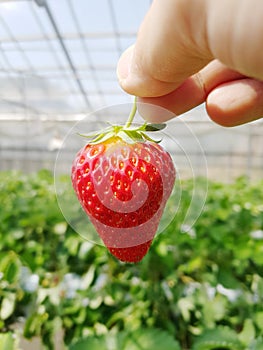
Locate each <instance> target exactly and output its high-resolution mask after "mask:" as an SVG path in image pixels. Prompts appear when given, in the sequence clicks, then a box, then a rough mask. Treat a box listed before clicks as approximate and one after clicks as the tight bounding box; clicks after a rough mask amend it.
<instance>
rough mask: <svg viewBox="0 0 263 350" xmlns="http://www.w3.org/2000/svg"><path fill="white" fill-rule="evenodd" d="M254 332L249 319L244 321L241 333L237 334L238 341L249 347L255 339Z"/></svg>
mask: <svg viewBox="0 0 263 350" xmlns="http://www.w3.org/2000/svg"><path fill="white" fill-rule="evenodd" d="M255 336H256V332H255V327H254V324H253V321H252V320H251V319H246V320H245V323H244V327H243V330H242V332H241V333H239V335H238V337H239V339H240V341H241V342H242V343H243V344H244V345H247V346H248V345H249V344H250V343H251V342H252V340H253V339H255Z"/></svg>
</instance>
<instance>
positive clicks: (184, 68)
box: [117, 0, 212, 97]
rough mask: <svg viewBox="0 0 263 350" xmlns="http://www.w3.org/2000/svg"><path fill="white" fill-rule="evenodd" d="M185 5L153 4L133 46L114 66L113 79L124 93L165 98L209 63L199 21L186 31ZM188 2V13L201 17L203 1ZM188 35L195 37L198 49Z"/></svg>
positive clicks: (167, 0) (163, 0)
mask: <svg viewBox="0 0 263 350" xmlns="http://www.w3.org/2000/svg"><path fill="white" fill-rule="evenodd" d="M188 2H189V1H186V0H183V1H178V0H155V1H153V3H152V6H151V8H150V10H149V12H148V13H147V15H146V17H145V18H144V21H143V23H142V25H141V27H140V29H139V32H138V36H137V40H136V44H135V45H133V46H131V47H129V48H128V49H127V50H126V51H125V52H124V53H123V54H122V56H121V57H120V60H119V62H118V66H117V76H118V79H119V83H120V85H121V87H122V88H123V89H124V90H125V91H127V92H128V93H130V94H132V95H137V96H140V97H156V96H162V95H165V94H167V93H169V92H171V91H173V90H174V89H176V88H177V87H178V86H179V85H180V84H181V83H182V82H183V81H184V80H185V79H186V78H187V77H189V76H191V75H192V74H194V73H195V72H197V71H199V70H200V69H201V68H202V67H204V66H205V65H206V64H207V63H208V62H209V61H210V60H212V57H211V54H210V53H209V52H208V51H207V48H206V43H205V33H204V32H203V31H204V28H203V27H202V26H200V23H202V18H199V21H198V25H196V27H197V28H196V29H195V28H192V27H191V28H189V22H188V20H186V17H187V15H186V14H185V13H184V12H185V11H189V4H187V3H188ZM190 2H191V6H190V8H192V10H191V11H193V13H195V12H194V11H197V13H198V16H199V17H200V16H201V17H202V13H203V11H202V8H203V7H204V5H203V0H201V1H199V0H197V1H190ZM185 3H186V5H185ZM197 3H198V4H199V7H198V6H197ZM200 7H201V8H200ZM194 23H196V21H195V22H194ZM196 30H197V31H198V33H196ZM191 31H193V32H194V33H195V34H196V35H197V36H198V37H199V41H198V47H197V45H196V43H195V38H193V36H192V33H191ZM202 51H203V52H202ZM197 52H198V53H197Z"/></svg>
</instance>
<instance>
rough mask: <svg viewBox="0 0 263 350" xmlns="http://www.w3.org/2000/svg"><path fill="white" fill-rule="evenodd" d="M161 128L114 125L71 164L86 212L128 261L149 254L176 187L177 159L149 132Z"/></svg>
mask: <svg viewBox="0 0 263 350" xmlns="http://www.w3.org/2000/svg"><path fill="white" fill-rule="evenodd" d="M133 116H134V112H133ZM130 119H131V117H130ZM160 128H163V125H161V126H160V125H147V124H144V125H143V126H141V127H139V128H137V129H131V128H130V123H127V124H126V125H125V126H124V127H123V126H111V127H109V128H108V129H107V130H106V131H104V132H102V133H100V134H96V135H95V138H94V139H93V141H91V142H89V143H88V144H87V145H85V146H84V147H83V148H82V149H81V150H80V151H79V152H78V154H77V155H76V157H75V159H74V162H73V165H72V175H71V179H72V185H73V188H74V190H75V192H76V194H77V197H78V199H79V201H80V203H81V205H82V207H83V209H84V211H85V212H86V213H87V215H88V216H89V219H90V221H91V222H92V223H93V225H94V226H95V228H96V231H97V232H98V234H99V236H100V237H101V239H102V241H103V242H104V244H105V245H106V247H107V248H108V249H109V251H110V252H111V253H112V254H113V255H114V256H115V257H117V258H118V259H119V260H121V261H124V262H130V263H134V262H139V261H140V260H141V259H142V258H143V257H144V256H145V255H146V253H147V251H148V249H149V247H150V245H151V243H152V240H153V238H154V235H155V233H156V231H157V228H158V225H159V222H160V219H161V216H162V213H163V210H164V207H165V204H166V202H167V200H168V198H169V196H170V194H171V191H172V189H173V185H174V181H175V169H174V165H173V161H172V159H171V157H170V155H169V153H167V152H166V151H165V150H164V149H163V148H162V147H161V146H160V145H159V144H157V143H156V142H154V141H153V140H152V139H150V138H149V137H148V135H146V133H145V131H154V130H158V129H160Z"/></svg>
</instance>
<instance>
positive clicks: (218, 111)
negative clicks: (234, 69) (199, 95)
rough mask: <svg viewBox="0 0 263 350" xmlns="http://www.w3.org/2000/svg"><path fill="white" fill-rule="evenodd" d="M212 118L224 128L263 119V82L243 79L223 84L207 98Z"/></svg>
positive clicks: (208, 110)
mask: <svg viewBox="0 0 263 350" xmlns="http://www.w3.org/2000/svg"><path fill="white" fill-rule="evenodd" d="M206 108H207V112H208V114H209V116H210V118H211V119H212V120H213V121H215V122H216V123H218V124H220V125H222V126H236V125H241V124H245V123H248V122H251V121H253V120H256V119H260V118H262V117H263V82H261V81H257V80H253V79H248V78H246V79H241V80H237V81H232V82H228V83H225V84H222V85H220V86H218V87H217V88H215V89H214V90H212V92H211V93H210V94H209V95H208V97H207V102H206Z"/></svg>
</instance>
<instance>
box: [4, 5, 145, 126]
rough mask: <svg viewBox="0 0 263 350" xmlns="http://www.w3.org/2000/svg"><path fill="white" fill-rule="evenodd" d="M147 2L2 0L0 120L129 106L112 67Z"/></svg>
mask: <svg viewBox="0 0 263 350" xmlns="http://www.w3.org/2000/svg"><path fill="white" fill-rule="evenodd" d="M150 2H151V1H149V0H133V1H130V0H121V1H120V0H97V1H93V0H56V1H55V0H17V1H12V0H9V1H7V0H1V1H0V41H1V45H0V77H1V82H2V83H1V87H0V118H1V119H5V118H6V117H10V114H11V115H12V117H13V118H14V119H16V118H18V119H20V118H23V116H24V115H25V114H27V116H28V114H34V115H36V114H38V115H46V116H52V118H54V117H56V116H59V115H61V114H62V115H63V116H64V117H65V116H66V115H67V116H68V118H72V116H73V115H76V114H79V113H87V112H89V111H93V110H96V109H97V108H100V107H103V106H106V105H112V104H115V103H123V102H130V96H128V95H127V94H125V93H124V92H123V91H122V90H121V88H120V87H119V85H118V82H117V78H116V65H117V62H118V58H119V56H120V54H121V53H122V52H123V51H124V50H125V48H127V47H128V46H129V45H130V44H132V43H133V42H134V40H135V37H136V33H137V30H138V28H139V25H140V23H141V21H142V19H143V17H144V15H145V13H146V11H147V9H148V8H149V5H150Z"/></svg>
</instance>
